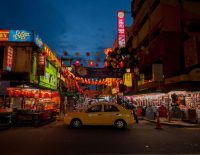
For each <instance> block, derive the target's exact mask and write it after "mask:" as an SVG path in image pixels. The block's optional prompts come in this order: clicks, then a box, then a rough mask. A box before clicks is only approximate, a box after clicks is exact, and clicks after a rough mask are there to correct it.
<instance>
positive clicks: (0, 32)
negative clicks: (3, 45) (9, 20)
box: [0, 30, 9, 41]
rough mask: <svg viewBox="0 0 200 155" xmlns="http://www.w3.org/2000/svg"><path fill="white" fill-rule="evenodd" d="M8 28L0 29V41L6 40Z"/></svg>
mask: <svg viewBox="0 0 200 155" xmlns="http://www.w3.org/2000/svg"><path fill="white" fill-rule="evenodd" d="M8 38H9V30H0V41H8Z"/></svg>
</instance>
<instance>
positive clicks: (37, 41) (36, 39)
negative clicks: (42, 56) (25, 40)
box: [34, 33, 44, 49]
mask: <svg viewBox="0 0 200 155" xmlns="http://www.w3.org/2000/svg"><path fill="white" fill-rule="evenodd" d="M34 43H35V44H36V45H37V46H38V47H39V48H41V49H43V46H44V43H43V41H42V39H41V38H40V36H39V35H38V34H36V33H34Z"/></svg>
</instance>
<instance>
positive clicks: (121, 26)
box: [118, 11, 126, 48]
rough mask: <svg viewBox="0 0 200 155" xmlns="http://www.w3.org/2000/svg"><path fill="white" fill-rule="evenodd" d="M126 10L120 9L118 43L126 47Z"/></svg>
mask: <svg viewBox="0 0 200 155" xmlns="http://www.w3.org/2000/svg"><path fill="white" fill-rule="evenodd" d="M124 20H125V18H124V11H118V43H119V47H120V48H122V47H125V45H126V42H125V37H126V36H125V22H124Z"/></svg>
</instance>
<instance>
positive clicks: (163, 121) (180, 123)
mask: <svg viewBox="0 0 200 155" xmlns="http://www.w3.org/2000/svg"><path fill="white" fill-rule="evenodd" d="M142 119H143V120H146V121H149V122H152V123H157V119H155V120H151V119H147V118H146V117H143V118H142ZM160 124H162V125H168V126H175V127H188V128H200V124H193V123H189V122H183V121H181V120H172V121H170V122H169V121H168V120H167V119H166V118H160Z"/></svg>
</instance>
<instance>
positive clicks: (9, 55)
mask: <svg viewBox="0 0 200 155" xmlns="http://www.w3.org/2000/svg"><path fill="white" fill-rule="evenodd" d="M12 61H13V48H12V47H10V46H8V47H7V48H6V56H5V61H4V70H6V71H11V70H12Z"/></svg>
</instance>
